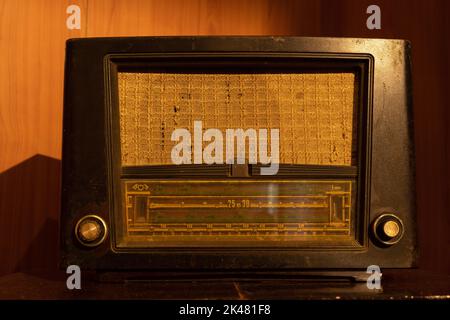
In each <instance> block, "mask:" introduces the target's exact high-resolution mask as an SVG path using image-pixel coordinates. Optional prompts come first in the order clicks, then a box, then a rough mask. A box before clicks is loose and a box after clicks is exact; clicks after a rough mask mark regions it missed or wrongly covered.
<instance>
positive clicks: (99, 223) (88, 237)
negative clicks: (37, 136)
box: [75, 215, 107, 247]
mask: <svg viewBox="0 0 450 320" xmlns="http://www.w3.org/2000/svg"><path fill="white" fill-rule="evenodd" d="M106 232H107V228H106V223H105V221H104V220H103V219H102V218H100V217H99V216H96V215H87V216H84V217H83V218H81V219H80V220H78V222H77V224H76V226H75V237H76V238H77V240H78V241H79V242H80V243H81V244H82V245H84V246H87V247H95V246H98V245H99V244H101V243H102V242H103V241H104V240H105V238H106Z"/></svg>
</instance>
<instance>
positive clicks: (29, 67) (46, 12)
mask: <svg viewBox="0 0 450 320" xmlns="http://www.w3.org/2000/svg"><path fill="white" fill-rule="evenodd" d="M70 4H77V5H79V6H80V8H81V19H82V25H81V30H67V28H66V18H67V16H68V15H67V14H66V8H67V6H68V5H70ZM370 4H378V5H379V6H380V7H381V11H382V29H381V30H368V29H367V28H366V19H367V14H366V8H367V6H368V5H370ZM449 13H450V2H448V1H445V0H442V1H411V0H401V1H400V0H398V1H388V0H385V1H375V0H373V1H372V0H371V1H366V0H354V1H351V0H343V1H332V0H328V1H325V0H321V1H307V0H301V1H300V0H299V1H294V0H289V1H280V0H278V1H276V0H273V1H272V0H223V1H221V0H191V1H189V0H186V1H181V0H159V1H144V0H71V1H69V0H0V275H1V274H7V273H12V272H16V271H31V270H38V269H45V270H55V268H56V265H57V259H58V244H57V243H58V216H59V212H58V210H59V181H60V158H61V132H62V125H61V124H62V121H61V120H62V96H63V71H64V70H63V62H64V46H65V40H66V39H68V38H73V37H93V36H131V35H295V36H346V37H382V38H404V39H409V40H411V41H412V44H413V83H414V111H415V115H414V120H415V142H416V151H417V174H416V177H417V205H418V222H419V223H418V224H419V226H418V228H419V241H420V246H421V251H420V253H421V260H420V267H421V268H423V269H428V270H434V271H436V272H443V273H450V249H449V248H450V212H449V204H448V203H449V201H450V188H449V185H450V182H449V181H450V174H449V168H448V165H449V164H450V154H449V151H450V129H449V122H450V118H449V111H448V108H449V103H448V100H447V95H448V93H449V89H450V88H449V83H450V77H449V74H450V66H449V54H450V52H449V39H450V34H449V30H450V28H449V21H450V18H449V17H448V14H449Z"/></svg>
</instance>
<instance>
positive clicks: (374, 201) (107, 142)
mask: <svg viewBox="0 0 450 320" xmlns="http://www.w3.org/2000/svg"><path fill="white" fill-rule="evenodd" d="M149 65H151V66H152V68H153V69H158V68H159V69H161V70H169V69H170V70H173V68H175V69H176V68H178V69H180V68H181V69H183V68H187V69H189V68H200V69H201V68H206V69H208V68H217V67H220V68H227V69H228V70H241V69H242V68H255V67H264V68H265V70H271V68H272V69H273V68H288V69H295V68H300V69H301V70H310V71H313V72H314V71H316V70H324V69H326V70H341V69H342V68H344V69H352V70H358V73H359V75H360V77H359V81H360V84H359V85H360V87H361V92H362V94H361V95H360V99H359V101H358V110H359V113H358V123H359V125H358V137H359V138H358V142H357V144H358V165H357V167H356V168H357V169H355V170H356V171H355V170H352V169H339V170H337V169H336V170H334V169H335V168H334V169H333V168H331V169H330V170H326V168H325V169H320V168H317V170H311V167H309V168H305V167H304V166H299V165H297V166H292V165H291V166H287V165H285V166H281V167H280V170H279V172H278V175H277V178H279V179H290V178H292V177H301V178H305V177H307V178H317V177H318V178H320V177H340V176H352V175H356V174H357V177H358V180H357V186H358V188H357V206H356V212H357V214H356V217H357V221H356V235H357V237H356V240H357V242H358V245H355V246H354V247H350V248H349V247H340V246H339V245H336V246H335V247H334V248H330V247H324V248H320V247H310V248H308V247H298V248H293V247H252V248H246V247H234V248H232V247H214V248H205V247H201V248H192V247H189V248H187V247H186V248H185V247H182V246H180V247H177V248H173V247H171V248H163V247H159V248H151V249H128V250H124V249H119V248H117V247H116V246H115V239H114V228H115V226H114V222H113V221H114V219H113V215H114V212H116V210H117V202H118V201H119V200H120V197H119V194H118V192H119V191H118V187H117V185H116V182H115V181H117V178H118V175H119V171H118V170H119V169H118V167H119V164H118V162H119V158H118V157H119V156H118V152H117V149H118V148H117V145H118V143H119V136H118V128H117V125H116V124H117V119H116V118H117V111H116V107H117V103H118V102H117V72H118V70H121V69H127V70H128V69H136V70H139V68H145V67H148V66H149ZM411 104H412V101H411V83H410V44H409V42H407V41H403V40H382V39H347V38H303V37H136V38H134V37H133V38H132V37H130V38H92V39H73V40H69V41H68V42H67V48H66V65H65V91H64V134H63V180H62V208H61V228H60V230H61V247H62V259H61V261H62V265H63V266H67V265H71V264H76V265H79V266H80V267H82V268H84V269H92V270H100V271H113V270H114V271H120V270H130V271H131V270H155V271H156V270H159V271H161V270H163V271H173V270H184V271H202V270H203V271H209V272H214V271H242V270H246V271H249V270H255V271H259V272H261V271H273V272H276V271H278V272H279V271H299V270H309V271H311V270H340V271H343V270H347V271H348V270H356V269H366V268H367V266H369V265H373V264H375V265H379V266H380V267H381V268H409V267H413V266H414V265H415V261H416V251H417V248H416V233H415V224H416V220H415V203H414V199H415V195H414V149H413V142H412V114H411V112H412V105H411ZM256 169H257V166H254V167H253V168H251V170H252V172H256V171H255V170H256ZM228 171H229V166H225V165H223V166H220V165H217V166H187V165H186V166H159V167H153V168H148V170H147V172H145V174H144V175H142V173H137V172H134V171H133V170H129V171H126V172H124V173H125V175H126V176H127V177H130V178H136V179H139V178H142V177H147V176H151V177H157V178H160V179H171V178H176V177H180V176H183V177H198V176H203V177H206V178H207V179H209V178H211V179H212V178H221V177H224V176H226V175H227V174H228ZM253 178H255V179H260V178H262V177H259V176H257V175H256V174H255V175H254V176H253ZM92 213H95V214H96V215H98V216H100V217H101V218H103V219H104V220H105V221H106V224H107V227H108V229H109V232H108V235H107V239H106V241H105V242H104V243H103V244H101V245H100V246H98V247H95V248H86V247H83V246H80V245H79V244H78V243H77V241H76V239H75V237H74V228H75V224H76V223H77V221H78V220H79V219H80V218H81V217H83V216H85V215H87V214H92ZM383 213H393V214H395V215H396V216H397V217H399V218H400V219H401V221H403V227H404V235H403V238H402V239H401V240H400V241H399V242H398V243H397V244H395V245H392V246H380V245H379V244H377V242H376V241H375V239H374V238H373V236H372V235H371V231H370V230H371V226H372V223H373V221H374V220H375V219H376V218H377V217H378V216H380V215H381V214H383Z"/></svg>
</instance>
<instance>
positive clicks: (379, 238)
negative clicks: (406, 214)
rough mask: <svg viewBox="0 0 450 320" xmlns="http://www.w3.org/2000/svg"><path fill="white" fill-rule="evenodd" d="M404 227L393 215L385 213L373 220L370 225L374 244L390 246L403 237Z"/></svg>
mask: <svg viewBox="0 0 450 320" xmlns="http://www.w3.org/2000/svg"><path fill="white" fill-rule="evenodd" d="M403 232H404V227H403V222H402V220H401V219H400V218H399V217H397V216H396V215H394V214H391V213H385V214H382V215H380V216H379V217H377V218H376V219H375V221H374V222H373V224H372V234H373V236H374V237H375V240H376V242H378V243H380V244H382V245H384V246H391V245H393V244H396V243H397V242H399V241H400V239H401V238H402V237H403Z"/></svg>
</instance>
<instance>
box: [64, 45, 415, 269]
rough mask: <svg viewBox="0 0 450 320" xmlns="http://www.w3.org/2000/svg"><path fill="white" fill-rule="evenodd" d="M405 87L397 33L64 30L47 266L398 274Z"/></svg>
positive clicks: (404, 198) (411, 243)
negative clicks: (53, 232)
mask: <svg viewBox="0 0 450 320" xmlns="http://www.w3.org/2000/svg"><path fill="white" fill-rule="evenodd" d="M410 93H411V89H410V45H409V43H408V42H407V41H403V40H382V39H346V38H300V37H130V38H91V39H73V40H69V41H68V42H67V51H66V66H65V96H64V135H63V180H62V212H61V241H62V263H63V265H70V264H76V265H79V266H80V267H81V268H84V269H93V270H100V271H102V270H103V271H107V270H110V271H111V270H127V271H133V270H148V271H151V270H159V271H161V270H167V271H173V270H178V271H180V270H182V271H210V272H214V271H221V272H226V271H282V272H284V271H286V272H288V271H296V272H301V271H302V270H303V271H308V270H309V271H311V270H315V271H317V270H320V271H327V270H335V271H336V270H340V271H344V270H365V269H366V268H367V267H368V266H369V265H378V266H380V267H381V268H405V267H412V266H414V263H415V256H416V241H415V216H414V212H415V209H414V175H413V172H414V167H413V165H414V160H413V144H412V122H411V121H412V117H411V95H410Z"/></svg>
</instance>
